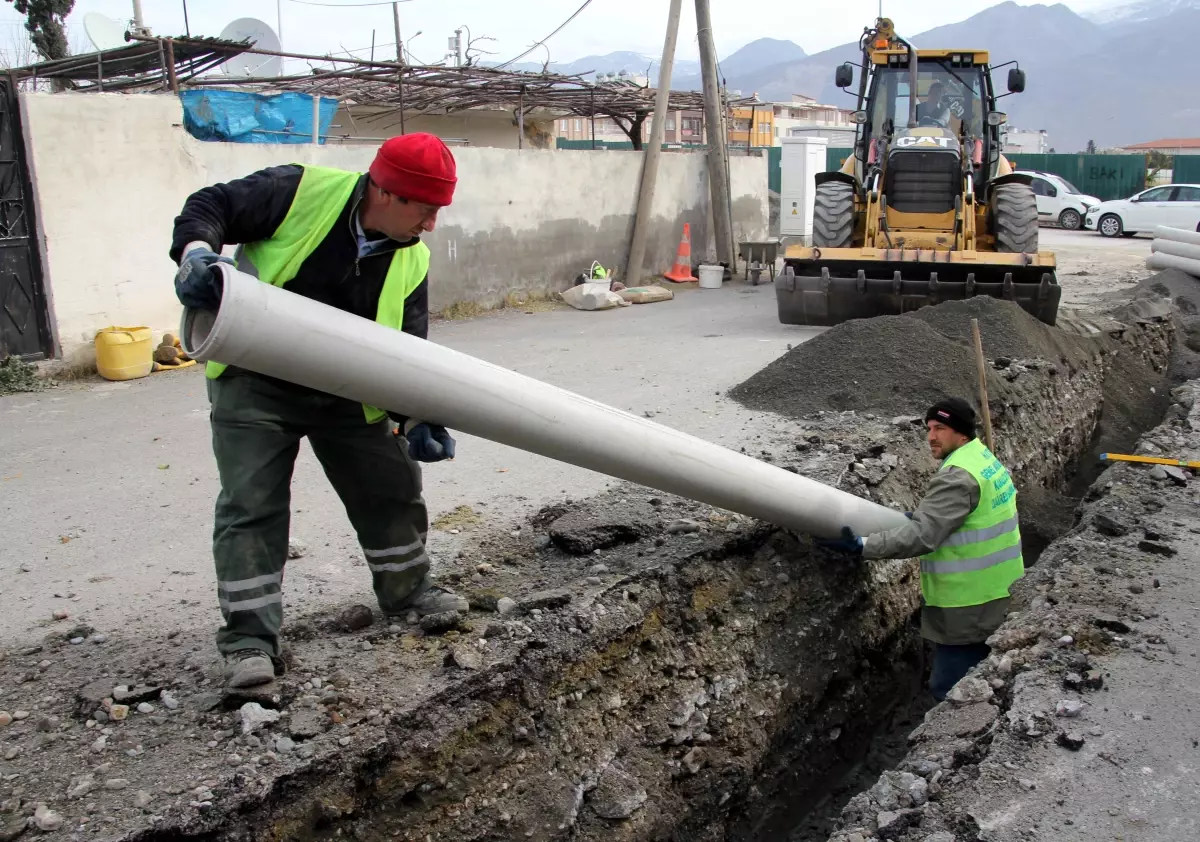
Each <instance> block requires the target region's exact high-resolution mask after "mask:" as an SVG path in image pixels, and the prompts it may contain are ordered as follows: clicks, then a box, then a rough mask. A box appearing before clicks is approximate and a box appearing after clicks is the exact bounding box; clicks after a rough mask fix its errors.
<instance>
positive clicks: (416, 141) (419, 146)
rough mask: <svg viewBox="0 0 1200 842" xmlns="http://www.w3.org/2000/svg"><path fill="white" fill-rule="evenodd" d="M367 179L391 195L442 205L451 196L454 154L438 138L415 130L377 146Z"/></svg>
mask: <svg viewBox="0 0 1200 842" xmlns="http://www.w3.org/2000/svg"><path fill="white" fill-rule="evenodd" d="M370 172H371V179H372V180H373V181H374V182H375V183H376V184H378V185H379V186H380V187H382V188H383V189H384V190H386V191H387V192H389V193H391V194H392V195H393V196H398V197H400V198H401V199H409V200H411V201H414V202H423V203H425V204H427V205H436V206H437V207H445V206H446V205H448V204H450V202H451V201H452V200H453V199H454V185H455V184H457V183H458V179H457V177H456V176H455V166H454V156H453V155H452V154H450V149H449V147H447V146H446V144H444V143H442V141H441V139H440V138H437V137H434V136H433V135H431V134H425V133H423V132H418V133H416V134H406V135H401V136H400V137H393V138H391V139H390V140H388V141H386V142H384V144H383V146H381V147H379V152H378V154H376V155H375V160H374V161H373V162H372V163H371V170H370Z"/></svg>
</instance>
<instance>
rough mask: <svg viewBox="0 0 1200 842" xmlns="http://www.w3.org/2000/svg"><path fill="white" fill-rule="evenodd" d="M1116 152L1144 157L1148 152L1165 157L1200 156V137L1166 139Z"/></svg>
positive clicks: (1122, 148)
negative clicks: (1159, 153) (1161, 154)
mask: <svg viewBox="0 0 1200 842" xmlns="http://www.w3.org/2000/svg"><path fill="white" fill-rule="evenodd" d="M1115 151H1117V152H1126V153H1129V154H1134V155H1136V154H1142V155H1144V154H1145V153H1147V152H1161V153H1163V154H1164V155H1200V137H1165V138H1163V139H1161V140H1149V141H1146V142H1145V143H1132V144H1130V145H1129V146H1120V147H1118V148H1117V149H1116V150H1115Z"/></svg>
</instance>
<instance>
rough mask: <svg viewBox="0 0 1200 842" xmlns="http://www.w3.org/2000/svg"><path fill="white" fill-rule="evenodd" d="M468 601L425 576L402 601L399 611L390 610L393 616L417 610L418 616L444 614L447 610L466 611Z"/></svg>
mask: <svg viewBox="0 0 1200 842" xmlns="http://www.w3.org/2000/svg"><path fill="white" fill-rule="evenodd" d="M470 607H471V606H470V603H468V602H467V598H466V597H465V596H459V595H458V594H456V593H454V592H453V591H449V590H446V589H445V588H443V587H440V586H438V585H435V584H434V583H433V581H432V580H431V579H430V578H429V577H426V578H425V579H423V580H422V581H421V584H419V585H417V589H416V591H415V592H414V593H413V595H412V596H410V597H409V598H408V599H406V600H405V601H404V604H403V605H402V606H401V610H400V611H394V612H392V616H393V617H405V616H407V615H408V614H409V613H410V612H412V611H415V612H417V616H418V617H424V616H426V615H429V614H444V613H446V612H448V611H459V612H466V611H467V610H469V609H470Z"/></svg>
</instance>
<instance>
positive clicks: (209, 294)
mask: <svg viewBox="0 0 1200 842" xmlns="http://www.w3.org/2000/svg"><path fill="white" fill-rule="evenodd" d="M217 263H228V264H229V265H230V266H233V265H234V262H233V261H232V260H230V259H229V258H228V257H221V255H219V254H217V253H216V252H214V251H212V250H211V249H207V248H194V249H192V250H191V251H189V252H188V253H187V254H185V255H184V256H183V259H182V260H181V261H179V271H178V272H176V273H175V295H177V296H178V297H179V302H180V303H181V304H182V305H183V306H184V307H196V308H199V309H201V310H217V309H219V308H220V307H221V293H222V291H223V290H222V283H221V273H220V272H218V271H217V270H216V269H214V268H213V266H215V265H216V264H217Z"/></svg>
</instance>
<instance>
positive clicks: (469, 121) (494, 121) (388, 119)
mask: <svg viewBox="0 0 1200 842" xmlns="http://www.w3.org/2000/svg"><path fill="white" fill-rule="evenodd" d="M333 123H334V128H332V129H331V130H330V134H331V135H336V136H339V137H340V136H347V137H350V138H359V137H369V138H380V137H392V136H393V135H398V134H400V115H399V114H398V113H396V111H395V109H384V108H380V107H378V106H365V105H360V106H352V107H350V108H347V107H346V106H344V105H343V106H342V107H340V108H339V109H338V110H337V114H336V115H335V116H334V119H333ZM524 125H525V140H524V142H523V143H519V142H518V141H519V138H518V136H517V123H516V118H515V117H514V116H513V112H512V110H511V109H508V110H506V109H501V108H494V109H486V110H484V109H479V110H475V111H468V112H465V113H460V114H430V115H422V116H420V117H406V118H405V121H404V130H405V131H407V132H429V133H430V134H435V135H437V136H438V137H444V138H447V139H457V140H465V141H467V142H468V143H469V144H470V145H471V146H490V147H495V148H497V149H516V148H517V147H518V145H521V146H523V147H524V148H527V149H553V148H554V136H553V131H552V129H553V126H554V119H553V117H552V116H550V115H529V116H527V117H526V118H525V123H524Z"/></svg>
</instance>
